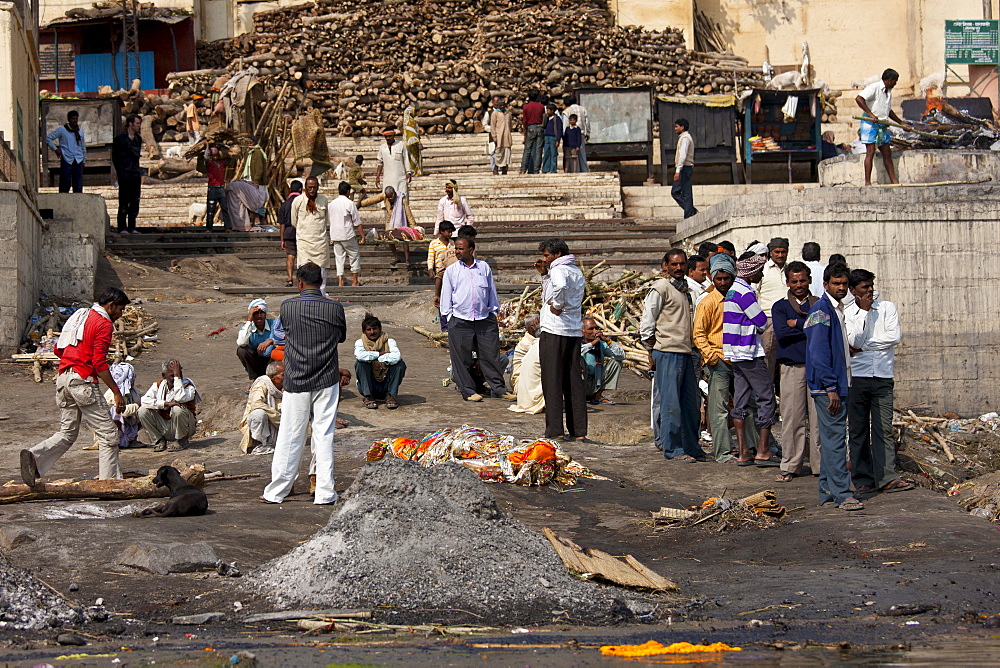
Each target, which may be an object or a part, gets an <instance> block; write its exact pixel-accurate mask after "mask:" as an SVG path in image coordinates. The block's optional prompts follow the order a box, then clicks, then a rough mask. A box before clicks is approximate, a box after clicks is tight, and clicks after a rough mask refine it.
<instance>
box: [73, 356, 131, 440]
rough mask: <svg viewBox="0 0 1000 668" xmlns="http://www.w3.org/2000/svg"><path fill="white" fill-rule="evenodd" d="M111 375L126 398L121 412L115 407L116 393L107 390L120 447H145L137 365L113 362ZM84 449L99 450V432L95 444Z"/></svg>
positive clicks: (109, 411) (106, 394) (106, 395)
mask: <svg viewBox="0 0 1000 668" xmlns="http://www.w3.org/2000/svg"><path fill="white" fill-rule="evenodd" d="M108 371H110V372H111V377H112V378H113V379H114V381H115V383H117V384H118V389H119V390H121V393H122V397H123V398H124V399H125V408H124V409H123V410H122V412H121V413H119V412H118V411H117V410H116V409H115V402H114V397H115V395H114V393H113V392H112V391H111V390H107V391H106V392H105V393H104V401H105V402H106V403H107V404H108V413H110V414H111V421H112V422H114V423H115V426H117V427H118V449H120V450H123V449H127V448H144V447H146V446H145V444H143V443H141V442H139V427H141V426H142V425H141V424H139V418H138V413H139V400H140V399H141V396H140V395H139V391H138V390H137V389H135V367H133V366H132V365H131V364H129V363H128V362H119V363H118V364H112V365H111V367H110V368H109V369H108ZM83 449H84V450H98V449H100V448H99V443H98V439H97V434H94V443H93V445H88V446H85V447H84V448H83Z"/></svg>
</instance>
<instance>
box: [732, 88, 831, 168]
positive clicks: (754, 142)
mask: <svg viewBox="0 0 1000 668" xmlns="http://www.w3.org/2000/svg"><path fill="white" fill-rule="evenodd" d="M743 104H744V110H743V142H744V145H743V155H744V159H743V163H744V169H745V170H746V182H747V183H752V180H753V179H752V173H753V163H755V162H787V163H788V182H789V183H791V182H792V163H794V162H808V163H809V174H810V176H811V177H812V178H813V179H815V178H816V175H817V165H818V164H819V161H820V160H821V159H822V146H821V144H820V136H821V130H820V123H821V121H822V114H823V109H822V107H821V106H820V102H819V90H818V89H805V90H765V89H761V88H756V89H754V90H753V91H752V93H751V94H750V96H749V97H748V98H746V99H745V100H744V101H743Z"/></svg>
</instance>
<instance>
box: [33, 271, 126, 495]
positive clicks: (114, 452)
mask: <svg viewBox="0 0 1000 668" xmlns="http://www.w3.org/2000/svg"><path fill="white" fill-rule="evenodd" d="M129 301H130V300H129V298H128V295H126V294H125V293H124V292H122V291H121V290H119V289H118V288H108V289H107V290H105V291H104V292H103V293H101V295H100V297H98V298H97V303H95V304H94V305H93V306H92V307H91V308H89V309H80V310H78V311H77V312H76V313H74V314H73V315H72V316H70V318H69V320H68V321H66V325H65V326H64V327H63V331H62V334H60V335H59V341H58V342H57V343H56V355H58V356H59V372H58V373H59V375H58V377H57V378H56V404H57V405H58V406H59V408H60V409H61V417H60V424H59V431H57V432H56V433H55V434H53V435H52V436H50V437H49V438H47V439H46V440H44V441H42V442H41V443H39V444H38V445H36V446H35V447H33V448H31V449H30V450H21V478H22V479H23V480H24V484H26V485H28V486H29V487H33V486H34V485H35V482H36V481H37V480H38V478H40V477H41V476H42V475H44V474H45V472H46V471H48V470H49V469H50V468H52V466H53V465H54V464H55V463H56V461H58V460H59V458H60V457H62V456H63V454H65V453H66V451H67V450H69V449H70V446H72V445H73V443H74V442H75V441H76V437H77V435H78V434H79V433H80V421H81V418H82V419H83V421H85V422H86V423H87V426H89V427H90V428H91V429H93V430H94V433H95V434H96V435H97V442H98V446H99V447H98V450H99V452H98V461H99V465H98V466H99V468H98V477H99V478H100V479H101V480H107V479H109V478H119V479H120V478H121V477H122V470H121V467H120V466H119V464H118V427H117V426H115V423H114V422H113V421H112V420H111V414H110V413H109V412H108V405H107V404H106V403H105V402H104V397H103V396H102V394H101V390H100V387H99V386H98V384H97V379H98V378H100V379H101V380H102V381H104V384H105V385H107V386H108V388H109V389H110V390H111V393H112V394H113V395H114V400H115V409H116V410H117V411H118V413H119V414H121V412H122V411H123V410H125V399H124V398H123V397H122V393H121V391H120V390H119V389H118V384H117V383H115V381H114V379H113V378H112V377H111V372H110V371H109V370H108V349H109V348H110V347H111V335H112V333H113V332H114V322H115V320H118V318H120V317H121V316H122V313H123V312H124V311H125V306H126V305H127V304H128V303H129Z"/></svg>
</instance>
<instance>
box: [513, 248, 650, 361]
mask: <svg viewBox="0 0 1000 668" xmlns="http://www.w3.org/2000/svg"><path fill="white" fill-rule="evenodd" d="M608 269H610V267H608V266H607V265H605V263H604V261H603V260H602V261H601V262H600V263H598V264H597V265H595V266H594V267H593V268H591V269H589V270H586V271H584V277H585V278H586V281H587V284H586V291H585V292H584V297H583V313H584V315H586V316H589V317H591V318H593V319H594V321H595V322H597V324H598V325H599V326H600V327H601V329H603V330H604V334H605V335H606V336H607V337H608V338H610V339H612V340H614V342H615V343H616V344H618V345H619V346H620V347H621V349H622V350H623V351H625V363H624V366H625V367H626V368H630V369H633V370H635V371H636V372H637V375H640V376H641V375H642V374H641V373H638V371H639V370H644V369H646V367H647V365H648V363H649V356H648V354H647V353H646V349H645V348H644V347H643V345H642V343H641V342H640V341H639V320H640V319H641V318H642V303H643V300H644V299H645V297H646V293H647V292H648V291H649V284H650V283H652V281H654V280H656V279H657V276H656V275H652V274H650V275H646V274H641V273H639V272H636V271H626V272H624V273H623V274H622V276H621V278H619V279H617V280H615V281H611V282H604V281H597V280H595V279H596V277H597V276H599V275H600V274H602V273H603V272H605V271H607V270H608ZM541 308H542V288H541V286H540V285H538V284H537V283H529V284H528V285H526V286H525V287H524V291H523V292H522V293H521V296H520V297H518V298H517V299H512V300H509V301H507V302H504V303H503V304H501V305H500V317H499V318H498V320H499V323H500V336H501V338H502V339H503V340H504V341H505V342H506V343H508V344H511V345H513V344H514V343H516V342H517V340H518V339H519V338H520V337H521V335H523V334H524V317H525V316H526V315H529V314H531V313H538V312H539V311H540V310H541Z"/></svg>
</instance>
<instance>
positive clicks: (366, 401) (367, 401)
mask: <svg viewBox="0 0 1000 668" xmlns="http://www.w3.org/2000/svg"><path fill="white" fill-rule="evenodd" d="M362 401H363V402H364V404H365V408H371V409H372V410H374V409H376V408H378V403H376V402H375V400H374V399H362Z"/></svg>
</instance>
